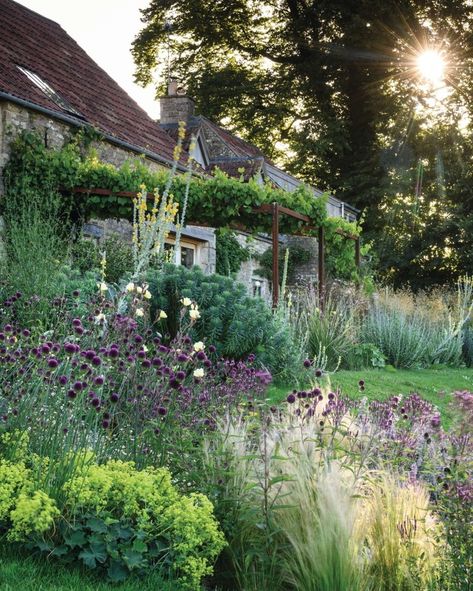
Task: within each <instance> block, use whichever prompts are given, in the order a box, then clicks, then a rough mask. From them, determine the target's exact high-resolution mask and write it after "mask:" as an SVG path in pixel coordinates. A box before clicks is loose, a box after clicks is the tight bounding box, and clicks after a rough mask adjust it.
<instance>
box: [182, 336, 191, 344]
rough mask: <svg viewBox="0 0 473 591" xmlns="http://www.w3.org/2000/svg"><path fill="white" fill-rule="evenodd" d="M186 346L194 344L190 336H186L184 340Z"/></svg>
mask: <svg viewBox="0 0 473 591" xmlns="http://www.w3.org/2000/svg"><path fill="white" fill-rule="evenodd" d="M183 343H184V345H190V344H191V343H192V339H191V338H190V337H189V336H185V337H184V338H183Z"/></svg>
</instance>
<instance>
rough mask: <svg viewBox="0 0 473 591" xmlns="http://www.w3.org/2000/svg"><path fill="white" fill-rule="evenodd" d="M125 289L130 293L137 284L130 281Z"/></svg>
mask: <svg viewBox="0 0 473 591" xmlns="http://www.w3.org/2000/svg"><path fill="white" fill-rule="evenodd" d="M125 289H126V291H127V292H128V293H130V292H131V291H133V290H134V289H135V284H134V283H133V282H132V281H130V283H128V285H127V286H126V287H125Z"/></svg>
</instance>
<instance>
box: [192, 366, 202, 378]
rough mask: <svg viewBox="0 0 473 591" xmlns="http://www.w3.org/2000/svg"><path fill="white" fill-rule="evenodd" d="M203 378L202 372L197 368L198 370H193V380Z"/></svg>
mask: <svg viewBox="0 0 473 591" xmlns="http://www.w3.org/2000/svg"><path fill="white" fill-rule="evenodd" d="M203 377H204V370H203V369H202V368H201V367H199V368H198V369H194V378H203Z"/></svg>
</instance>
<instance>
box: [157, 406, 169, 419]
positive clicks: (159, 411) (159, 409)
mask: <svg viewBox="0 0 473 591" xmlns="http://www.w3.org/2000/svg"><path fill="white" fill-rule="evenodd" d="M167 412H168V411H167V410H166V409H165V408H164V406H160V407H159V408H158V414H159V415H161V416H162V417H164V416H165V415H166V414H167Z"/></svg>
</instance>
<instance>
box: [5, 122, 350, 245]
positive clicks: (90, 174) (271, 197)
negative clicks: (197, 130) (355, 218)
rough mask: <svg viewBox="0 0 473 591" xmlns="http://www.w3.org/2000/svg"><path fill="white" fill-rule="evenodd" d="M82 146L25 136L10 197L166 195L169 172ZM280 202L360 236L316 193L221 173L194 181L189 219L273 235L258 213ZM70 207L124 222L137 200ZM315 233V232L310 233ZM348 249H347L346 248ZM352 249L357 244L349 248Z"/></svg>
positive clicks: (71, 203)
mask: <svg viewBox="0 0 473 591" xmlns="http://www.w3.org/2000/svg"><path fill="white" fill-rule="evenodd" d="M79 143H80V142H79V141H77V140H75V141H72V142H71V143H70V144H68V145H67V146H66V147H64V148H63V149H61V150H51V149H47V148H45V147H44V145H43V142H42V140H41V138H40V137H39V136H38V135H37V134H34V133H31V132H29V133H25V134H23V135H22V136H20V137H19V138H18V139H17V140H16V142H15V143H14V144H13V146H12V155H11V158H10V161H9V163H8V165H7V167H6V169H5V179H6V188H7V194H9V195H10V194H13V193H15V192H18V191H21V193H20V195H23V192H26V193H27V194H31V193H33V192H36V193H37V194H42V192H43V191H46V190H47V191H49V192H51V191H53V192H57V190H58V189H59V188H61V189H63V190H64V192H65V194H67V190H68V189H72V188H74V187H84V188H90V189H94V188H102V189H109V190H111V191H113V192H120V191H132V192H138V191H139V189H140V186H141V185H142V184H144V185H146V186H147V187H152V188H157V189H158V190H159V192H160V193H162V192H163V190H164V188H165V186H166V183H167V180H168V174H169V173H168V172H167V171H162V172H158V173H153V172H151V171H149V170H148V169H147V168H146V166H145V165H144V164H143V162H142V161H139V160H137V161H135V162H133V163H127V164H125V165H124V166H122V167H121V168H120V169H116V168H115V167H114V166H112V165H109V164H104V163H102V162H100V161H99V160H98V158H97V157H96V156H95V155H94V154H93V153H92V152H90V151H88V153H87V155H86V156H85V157H83V156H82V154H81V150H80V146H79ZM185 192H186V178H185V176H183V175H179V176H175V177H174V178H173V179H172V184H171V189H170V194H172V195H173V197H174V199H175V200H177V202H178V203H179V204H180V205H181V206H182V204H183V202H184V197H185ZM274 201H277V202H278V203H280V204H281V205H283V206H285V207H288V208H290V209H294V210H296V211H298V212H299V213H302V214H304V215H307V216H308V217H309V218H310V219H311V224H312V225H313V226H319V225H320V224H323V225H327V227H329V228H333V227H334V225H337V224H338V223H339V222H340V224H342V225H343V227H344V229H345V227H349V229H350V232H351V233H352V234H359V228H358V227H357V226H356V224H349V225H348V226H347V223H348V222H345V221H344V220H341V219H340V220H338V218H337V219H336V220H335V219H334V220H330V221H329V220H327V210H326V199H324V198H318V199H314V196H313V194H312V192H311V191H310V190H309V189H308V188H307V187H305V186H303V185H301V186H300V187H298V188H297V189H296V191H294V192H287V191H283V190H281V189H275V188H273V187H272V186H270V185H261V184H259V183H258V182H256V181H255V180H251V181H250V182H248V183H244V182H242V181H240V180H238V179H233V178H229V177H227V176H226V175H225V174H224V173H222V172H219V171H217V172H216V173H215V176H214V177H212V178H211V179H201V178H197V177H195V178H193V179H192V180H191V181H190V186H189V198H188V203H187V214H186V219H187V221H188V223H191V222H201V223H206V224H209V225H211V226H213V227H227V226H228V225H229V224H231V223H232V222H237V223H239V224H243V225H244V226H246V227H248V228H251V229H252V230H253V231H255V232H261V231H270V228H271V216H270V215H267V214H263V213H255V212H254V211H253V209H254V207H258V206H260V205H264V204H271V203H273V202H274ZM63 203H64V204H67V206H68V208H69V209H68V211H69V213H68V219H69V220H73V221H76V222H79V221H81V220H82V221H83V220H86V219H88V218H90V217H103V218H108V217H122V218H128V219H131V217H132V201H131V199H130V198H129V197H120V196H116V195H110V196H98V195H82V196H79V195H75V196H74V197H73V199H72V198H71V197H70V196H69V197H64V198H63ZM64 215H65V214H64ZM302 226H303V222H300V221H298V220H296V219H294V218H291V217H289V216H282V217H281V223H280V231H281V233H286V234H290V233H293V232H296V231H298V230H300V229H301V228H302ZM308 232H309V234H310V231H308ZM347 248H348V247H347ZM349 248H350V249H352V248H353V247H352V245H351V244H350V245H349Z"/></svg>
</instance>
